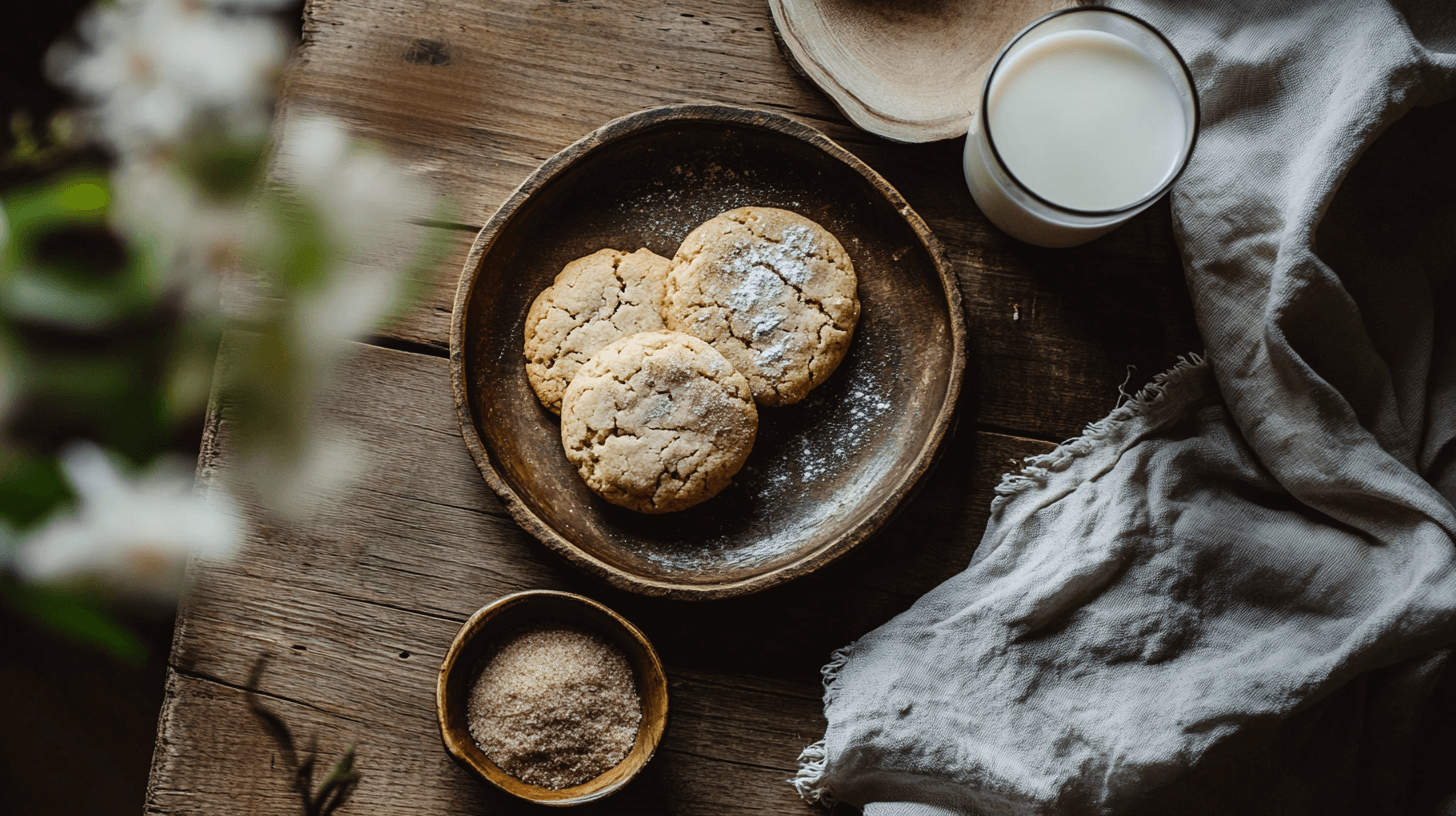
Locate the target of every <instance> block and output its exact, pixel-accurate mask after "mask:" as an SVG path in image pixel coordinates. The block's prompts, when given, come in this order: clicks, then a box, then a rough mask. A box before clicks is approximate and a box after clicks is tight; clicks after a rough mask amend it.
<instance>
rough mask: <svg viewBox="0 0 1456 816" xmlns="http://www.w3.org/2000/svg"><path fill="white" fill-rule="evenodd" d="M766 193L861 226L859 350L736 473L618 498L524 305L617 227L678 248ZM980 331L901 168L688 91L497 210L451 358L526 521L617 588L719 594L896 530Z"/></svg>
mask: <svg viewBox="0 0 1456 816" xmlns="http://www.w3.org/2000/svg"><path fill="white" fill-rule="evenodd" d="M969 201H970V199H967V204H966V206H967V207H970V206H971V204H970V203H969ZM746 205H755V206H767V207H781V208H784V209H789V210H793V211H795V212H798V213H801V214H802V215H804V216H806V217H808V218H810V219H813V220H814V221H817V222H818V223H820V224H822V225H823V226H824V227H825V228H826V229H828V230H829V231H830V232H831V233H833V234H834V235H835V236H836V237H837V238H838V239H839V241H840V243H842V244H843V245H844V248H845V250H846V251H847V252H848V253H849V256H850V258H851V260H853V261H854V266H855V271H856V273H857V274H858V277H859V300H860V307H861V311H860V318H859V324H858V325H857V326H856V327H855V332H854V340H853V341H852V342H851V344H850V347H849V352H848V353H847V354H846V356H845V358H844V361H843V362H841V363H840V365H839V368H838V369H836V370H835V372H834V373H833V374H832V375H831V376H830V377H829V379H828V380H826V381H825V382H824V383H823V384H822V385H820V386H819V387H818V388H816V389H815V390H814V392H813V393H811V394H810V395H809V397H808V398H807V399H805V400H804V401H803V402H800V403H799V404H797V405H791V406H788V407H782V408H773V409H768V408H765V409H763V410H762V411H760V413H759V425H758V439H757V441H755V442H754V446H753V452H752V453H751V454H750V455H749V457H748V462H747V463H746V464H745V465H744V468H743V470H741V471H739V472H738V475H737V476H735V477H734V479H733V484H732V485H729V487H728V488H727V489H725V490H724V491H723V492H722V493H719V494H718V495H717V496H714V497H713V498H712V499H709V500H708V501H705V502H703V503H702V504H699V505H697V506H696V507H692V508H689V509H687V510H683V511H681V512H677V513H666V514H662V515H643V514H640V513H633V512H632V511H630V510H624V509H622V508H620V507H616V506H614V505H610V504H608V503H607V502H605V501H603V500H602V499H600V498H599V497H597V496H596V495H594V494H593V493H592V492H591V491H590V490H589V489H587V486H586V484H585V483H584V482H583V481H582V479H581V476H580V475H578V473H577V471H576V468H575V467H573V466H572V464H571V462H569V461H568V460H567V458H566V454H565V453H564V452H563V450H562V447H561V429H560V423H559V421H558V420H557V418H556V417H555V416H554V415H553V414H552V413H551V412H550V411H548V410H546V409H545V408H543V407H542V406H541V404H540V402H539V401H537V399H536V395H535V392H533V391H532V389H531V384H530V382H529V380H528V379H527V377H526V360H525V353H524V345H525V341H524V329H523V327H524V325H525V319H526V313H527V311H528V310H529V308H530V306H531V302H532V301H533V300H534V299H535V298H536V296H537V295H538V294H539V293H540V292H541V290H542V289H545V288H546V287H547V286H550V285H551V282H552V280H553V279H554V278H555V277H556V275H557V274H558V273H559V272H561V269H562V267H563V266H565V265H566V264H567V263H568V262H569V261H572V260H574V259H576V258H580V257H582V256H583V255H588V254H590V253H592V252H595V251H597V250H599V249H602V248H603V247H612V248H615V249H620V250H623V251H627V252H631V251H633V250H636V249H639V248H642V247H646V248H647V249H650V250H652V251H653V252H656V253H657V254H658V255H661V256H663V257H665V258H671V257H672V256H673V255H674V254H675V253H676V251H677V248H678V245H679V244H680V243H681V242H682V240H683V237H684V236H686V235H687V234H688V232H689V231H691V230H692V229H693V228H695V227H697V226H698V225H699V224H701V223H702V222H704V221H706V220H708V219H709V218H712V217H713V216H715V215H717V214H719V213H721V212H724V211H726V210H730V209H733V208H735V207H742V206H746ZM965 342H966V328H965V316H964V314H963V313H962V311H961V292H960V286H959V282H958V281H957V279H956V276H955V273H954V272H953V271H952V270H951V267H950V265H949V264H948V263H947V262H946V261H945V259H944V257H943V256H942V254H941V250H940V245H939V243H938V242H937V241H936V240H935V238H934V236H933V235H931V233H930V230H929V229H928V228H927V227H926V225H925V222H924V221H922V220H921V219H920V216H918V215H917V214H916V213H915V211H914V210H913V209H911V207H910V205H909V204H908V203H907V202H906V201H905V200H904V198H902V197H901V196H900V194H899V193H898V192H896V191H895V189H894V187H892V186H890V184H889V183H888V182H887V181H885V179H884V178H882V177H881V176H880V175H879V174H877V173H876V172H875V171H874V170H872V169H870V168H869V167H868V166H866V165H865V164H864V162H861V161H860V160H859V159H857V158H855V157H854V156H853V155H852V154H850V153H849V152H848V151H846V150H845V149H844V148H843V147H841V146H840V145H838V144H836V143H834V142H833V141H831V140H830V139H828V138H827V137H825V136H824V135H823V134H822V133H819V132H818V131H816V130H814V129H813V128H811V127H809V126H807V125H805V124H803V123H801V122H797V121H795V120H793V119H790V118H788V117H786V116H782V115H780V114H776V113H772V112H768V111H761V110H749V109H745V108H733V107H727V106H723V105H678V106H671V107H665V108H654V109H652V110H647V111H642V112H640V113H635V114H632V115H630V116H626V117H623V118H621V119H617V120H615V121H613V122H609V123H607V124H606V125H604V126H602V127H601V128H599V129H598V130H597V131H595V132H593V133H591V134H590V135H588V136H587V137H585V138H584V139H582V140H581V141H579V142H577V143H576V144H573V145H571V146H570V147H568V148H566V149H565V150H563V151H562V152H561V153H559V154H557V155H556V156H555V157H553V158H551V159H550V160H548V161H547V162H546V163H545V164H543V165H542V166H541V168H540V169H539V170H537V171H536V172H535V173H533V174H532V175H531V177H530V178H528V179H526V181H525V182H524V183H522V184H521V187H520V188H519V189H518V190H517V191H516V192H515V193H514V194H513V195H512V196H511V197H510V199H509V200H507V201H506V202H505V204H503V205H502V206H501V208H500V209H499V210H498V211H496V213H495V214H494V215H493V216H492V217H491V218H490V220H489V221H488V222H487V223H486V225H485V227H484V228H483V229H481V231H480V235H479V236H478V237H477V238H476V239H475V246H474V247H473V248H472V249H471V251H470V257H469V258H468V259H467V260H466V262H465V268H464V270H463V271H462V273H461V276H460V287H459V289H458V291H457V293H456V297H455V313H454V317H453V321H452V326H451V334H450V375H451V384H452V387H453V388H454V392H455V410H456V411H457V413H458V415H459V418H460V431H461V435H462V436H463V437H464V440H465V447H466V449H467V450H469V451H470V455H471V456H472V457H473V458H474V459H475V463H476V465H477V466H478V467H479V468H480V472H481V474H482V475H484V476H485V480H486V482H487V483H489V484H490V486H491V487H492V488H494V489H495V491H496V493H498V494H500V497H501V499H502V500H504V502H505V505H506V509H507V510H509V511H510V513H511V516H512V517H514V518H515V520H516V521H517V522H519V523H520V524H521V526H522V527H524V528H525V529H526V530H527V532H530V533H531V534H532V535H534V536H536V537H537V538H539V539H540V540H541V541H542V542H544V543H545V544H546V546H548V547H550V548H551V549H552V550H553V551H555V552H556V553H557V554H559V555H561V556H562V557H564V558H566V559H567V560H569V561H570V562H571V563H572V564H574V565H576V566H578V567H581V568H582V569H584V570H587V571H588V572H591V573H593V574H595V575H597V576H600V577H601V578H604V579H605V580H607V581H609V582H611V583H612V584H613V585H615V586H617V587H619V588H622V589H627V590H631V591H633V592H640V593H644V594H647V595H656V596H663V597H669V598H677V599H683V600H703V599H709V598H726V597H730V596H734V595H742V594H745V593H749V592H756V591H758V590H761V589H764V588H767V587H770V586H774V585H776V584H780V583H783V582H784V581H788V580H791V579H793V578H796V577H798V576H801V575H806V574H808V573H810V572H812V571H814V570H816V569H818V568H820V567H822V566H824V565H825V564H827V563H829V562H831V561H833V560H834V559H836V558H839V557H840V556H842V555H844V554H845V553H846V552H848V551H849V550H850V549H852V548H853V547H855V546H856V545H858V544H859V543H860V542H862V541H864V540H865V539H866V538H868V537H869V536H870V535H871V534H872V533H874V532H875V530H877V529H879V527H880V526H881V525H882V524H884V523H885V521H886V520H887V519H888V518H889V517H890V515H891V514H892V513H893V512H894V511H895V509H896V507H898V506H899V505H900V503H901V502H902V501H903V500H904V499H905V498H906V497H907V496H908V495H909V494H910V492H911V490H912V489H913V488H914V486H915V484H916V482H917V481H918V480H919V479H920V478H921V477H922V476H923V475H925V473H926V471H927V470H928V469H929V468H930V466H931V463H932V461H933V459H934V455H935V452H936V450H937V448H938V446H939V445H940V443H941V440H942V439H944V437H945V434H946V431H947V429H948V428H949V427H950V420H951V415H952V412H953V411H954V409H955V405H956V399H957V397H958V395H959V394H960V389H961V378H962V374H963V370H964V366H965Z"/></svg>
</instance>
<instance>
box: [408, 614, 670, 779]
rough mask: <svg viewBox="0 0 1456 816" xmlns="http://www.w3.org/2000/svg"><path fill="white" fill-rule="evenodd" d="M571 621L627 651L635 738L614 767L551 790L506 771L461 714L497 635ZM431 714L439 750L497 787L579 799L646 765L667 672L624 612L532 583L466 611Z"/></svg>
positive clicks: (660, 718) (663, 706) (658, 732)
mask: <svg viewBox="0 0 1456 816" xmlns="http://www.w3.org/2000/svg"><path fill="white" fill-rule="evenodd" d="M548 622H555V623H565V624H575V625H577V626H580V627H582V628H584V629H588V630H590V631H592V632H595V633H597V634H598V635H601V636H602V637H603V638H605V639H607V640H609V641H611V642H612V643H615V644H616V645H617V648H619V649H621V650H622V654H624V655H626V657H627V662H628V663H629V664H630V665H631V666H632V675H633V677H634V678H635V679H636V681H637V696H638V698H639V699H640V700H641V701H642V723H641V725H639V726H638V728H637V742H636V743H634V744H633V745H632V750H631V751H630V752H628V754H627V756H626V758H625V759H623V760H622V761H621V762H619V763H617V765H616V767H614V768H612V769H611V770H609V771H607V772H606V773H604V774H602V775H601V776H598V777H597V778H596V779H593V780H591V781H590V782H586V783H584V784H581V785H576V786H574V787H570V788H562V789H561V790H550V789H549V788H542V787H538V786H536V785H532V784H529V783H526V782H522V781H521V780H519V779H517V778H515V777H514V776H511V775H510V774H508V773H506V772H505V771H503V770H501V769H500V766H498V765H496V764H495V763H494V762H491V761H490V757H488V756H486V755H485V752H484V751H482V750H480V746H479V745H477V744H476V743H475V739H474V738H472V737H471V736H470V726H469V725H468V720H467V719H466V713H467V708H468V701H469V699H470V687H471V685H472V684H474V682H475V677H476V674H477V673H478V672H479V671H480V669H481V668H482V662H481V661H482V658H485V657H487V656H488V654H489V651H490V650H491V649H492V648H494V646H495V643H496V638H497V636H499V635H502V634H505V633H508V632H511V631H512V630H514V629H516V628H518V627H520V626H524V625H529V624H534V623H548ZM435 715H436V717H437V718H438V720H439V723H440V738H441V739H442V740H444V742H445V750H447V751H449V752H450V755H451V756H452V757H454V758H455V760H456V761H457V762H459V763H460V764H461V765H462V766H464V767H465V768H466V769H467V770H470V771H472V772H474V773H475V774H476V775H477V776H479V777H480V778H481V779H484V780H485V781H486V782H489V783H490V784H492V785H495V786H496V787H497V788H500V789H501V790H503V791H505V792H506V793H509V794H511V795H512V796H518V797H520V798H522V799H525V800H527V801H529V802H535V803H537V804H541V805H560V806H564V805H580V804H583V803H585V802H591V801H595V800H597V799H601V798H603V797H606V796H610V795H611V794H613V793H616V792H617V791H618V790H620V789H621V787H622V786H623V785H626V784H627V783H628V782H629V781H631V779H632V777H634V776H636V775H637V772H638V771H640V770H642V768H643V767H644V766H646V765H647V761H648V760H650V759H652V755H653V753H655V752H656V751H657V745H658V743H660V742H661V741H662V733H663V730H664V729H666V727H667V675H666V674H664V673H663V671H662V661H661V660H659V659H658V658H657V652H656V651H654V650H653V648H652V644H651V643H649V642H648V641H647V638H646V637H645V636H643V634H642V632H641V631H639V630H638V629H637V627H635V626H633V625H632V624H630V623H628V622H627V619H626V618H623V617H622V616H621V615H618V614H617V613H616V612H613V611H612V610H610V609H608V608H606V607H605V606H602V605H601V604H599V603H597V602H596V601H593V600H592V599H590V598H584V597H582V596H580V595H573V594H572V593H570V592H552V591H549V590H534V591H531V592H518V593H516V594H514V595H507V596H506V597H504V598H501V599H500V600H498V601H496V602H495V603H493V604H490V605H489V606H486V607H483V608H482V609H481V610H480V611H478V612H476V613H475V614H474V615H471V616H470V620H468V621H466V622H465V625H464V626H461V627H460V632H459V633H458V634H456V635H455V640H454V641H453V642H452V643H451V644H450V651H448V652H446V653H445V662H444V663H442V664H440V678H439V682H438V684H437V685H436V687H435Z"/></svg>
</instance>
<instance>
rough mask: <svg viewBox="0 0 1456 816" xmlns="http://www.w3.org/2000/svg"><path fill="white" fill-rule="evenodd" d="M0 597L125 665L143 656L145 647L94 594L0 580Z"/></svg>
mask: <svg viewBox="0 0 1456 816" xmlns="http://www.w3.org/2000/svg"><path fill="white" fill-rule="evenodd" d="M0 598H3V599H4V600H5V601H6V602H7V603H9V604H10V605H11V606H13V607H15V608H16V609H18V610H20V611H21V612H24V613H25V614H27V615H29V616H30V617H31V618H34V619H35V620H37V621H40V622H42V623H44V624H46V625H47V626H48V627H50V628H51V629H52V630H54V631H56V632H59V633H60V634H62V635H65V636H66V637H68V638H71V639H72V640H74V641H76V642H77V643H81V644H85V645H87V646H95V647H97V648H99V649H101V650H102V651H104V652H106V653H107V654H110V655H111V656H112V657H114V658H116V659H117V660H120V661H121V662H123V663H125V664H127V665H129V666H140V665H141V664H142V663H143V662H145V661H146V659H147V647H146V645H145V644H144V643H142V641H141V639H140V638H138V637H137V636H136V635H135V634H134V633H132V631H131V630H129V629H127V628H126V627H125V626H122V625H121V624H119V623H117V622H116V620H115V618H113V617H112V614H111V611H110V610H109V609H107V607H106V606H105V605H104V604H102V603H101V601H100V600H99V599H98V598H97V597H96V595H95V593H92V592H88V591H86V590H84V589H58V588H55V587H44V586H35V585H33V584H22V583H19V582H17V581H14V580H12V579H0Z"/></svg>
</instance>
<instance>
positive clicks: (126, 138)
mask: <svg viewBox="0 0 1456 816" xmlns="http://www.w3.org/2000/svg"><path fill="white" fill-rule="evenodd" d="M79 28H80V34H81V39H82V41H83V42H84V43H85V47H82V46H80V45H78V44H76V43H72V42H67V43H61V44H58V45H57V46H56V47H55V48H54V49H52V51H51V53H50V54H49V55H48V56H47V59H48V63H49V68H50V71H51V74H52V76H53V77H55V78H56V79H57V80H58V81H60V82H62V83H63V84H66V85H69V86H70V87H72V88H73V89H75V90H76V91H77V92H78V93H80V94H81V95H82V96H84V97H87V98H89V99H91V100H92V101H93V102H94V109H93V113H94V115H95V117H96V123H97V126H98V128H99V130H100V135H101V136H102V138H103V139H104V140H105V141H107V142H109V143H110V144H112V145H113V146H114V147H116V148H117V150H118V151H120V152H121V153H122V154H134V153H139V152H145V151H146V150H147V149H148V148H149V147H152V146H155V145H157V144H170V143H175V142H177V141H179V140H180V139H182V138H183V137H185V136H186V135H187V133H188V131H189V129H190V128H192V127H194V126H196V125H197V124H198V123H199V121H200V120H201V119H202V118H203V117H205V116H213V117H217V118H218V119H219V120H220V121H222V122H223V123H224V124H225V125H227V126H228V127H229V128H230V129H231V130H232V132H234V133H236V134H252V135H258V134H261V133H263V132H264V130H265V129H266V127H267V122H268V108H267V103H268V100H269V98H270V96H271V91H270V85H269V83H270V81H271V79H272V76H273V74H274V73H275V72H276V71H277V70H278V67H279V66H280V65H281V64H282V61H283V58H284V56H285V55H286V48H287V46H286V40H285V38H284V35H283V32H282V29H281V28H280V27H279V26H278V24H277V23H276V22H274V21H272V20H269V19H264V18H259V17H250V16H243V15H225V14H220V13H217V12H215V11H213V10H211V9H209V8H207V7H206V6H202V5H198V4H187V3H183V2H181V1H180V0H122V2H118V3H116V4H113V5H109V6H101V7H97V8H94V9H92V10H91V11H89V12H87V13H86V15H85V16H83V17H82V18H81V22H80V25H79Z"/></svg>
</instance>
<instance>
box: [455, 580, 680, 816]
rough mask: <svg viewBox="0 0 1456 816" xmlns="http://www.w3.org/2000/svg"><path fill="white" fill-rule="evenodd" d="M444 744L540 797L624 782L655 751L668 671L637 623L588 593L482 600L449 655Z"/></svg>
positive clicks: (553, 801) (501, 781)
mask: <svg viewBox="0 0 1456 816" xmlns="http://www.w3.org/2000/svg"><path fill="white" fill-rule="evenodd" d="M436 714H437V716H438V719H439V724H440V735H441V738H442V739H443V741H444V743H445V749H446V750H447V751H449V753H450V755H451V756H453V757H454V758H455V760H456V761H457V762H459V763H460V764H461V765H462V766H463V767H465V768H466V769H467V770H470V771H472V772H473V773H475V774H476V775H477V776H479V777H480V778H482V779H484V780H485V781H487V782H489V783H490V784H492V785H494V786H495V787H497V788H500V789H501V790H503V791H505V792H507V793H509V794H511V795H513V796H517V797H519V798H521V799H525V800H527V801H530V802H535V803H537V804H543V805H576V804H582V803H585V802H590V801H594V800H596V799H600V798H602V797H605V796H608V795H610V794H612V793H615V792H616V791H617V790H619V789H620V788H621V787H622V786H623V785H625V784H626V783H627V782H628V781H629V780H630V779H632V777H633V776H635V775H636V774H637V772H638V771H640V770H641V769H642V768H643V767H644V766H645V765H646V764H647V761H648V760H649V759H651V758H652V754H653V753H654V752H655V751H656V750H657V745H658V743H659V742H660V741H661V739H662V734H663V730H664V728H665V726H666V724H667V680H666V677H665V675H664V674H663V671H662V663H661V661H660V660H659V659H658V657H657V654H656V652H655V651H654V650H653V648H652V645H651V644H650V643H648V641H647V639H646V637H644V636H643V635H642V633H641V632H640V631H639V630H638V629H637V628H636V627H635V626H633V625H632V624H631V623H628V622H627V621H626V620H625V619H624V618H622V617H621V616H620V615H618V614H616V613H615V612H613V611H612V610H610V609H608V608H607V607H605V606H602V605H601V604H599V603H597V602H596V601H593V600H591V599H589V598H585V597H583V596H580V595H573V594H571V593H567V592H553V591H547V590H536V591H531V592H521V593H517V594H514V595H508V596H506V597H504V598H501V599H500V600H497V601H496V602H494V603H492V604H490V605H488V606H486V607H484V608H482V609H481V610H479V611H478V612H476V613H475V614H474V615H472V616H471V618H470V620H468V621H466V622H465V624H464V625H463V626H462V627H461V628H460V632H459V633H458V634H457V635H456V636H455V640H454V642H453V643H451V645H450V650H449V652H448V653H446V655H445V660H444V663H443V664H442V665H441V666H440V677H439V683H438V686H437V689H436Z"/></svg>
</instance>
